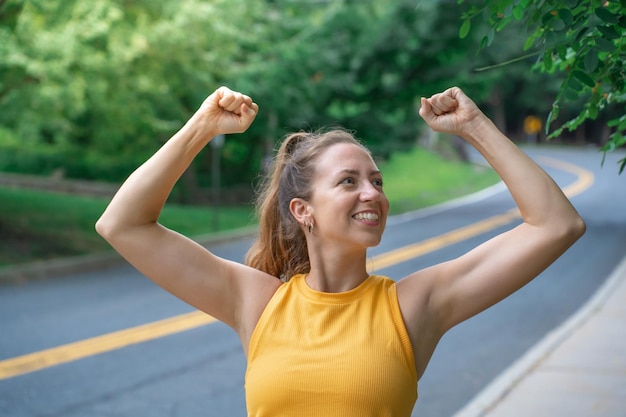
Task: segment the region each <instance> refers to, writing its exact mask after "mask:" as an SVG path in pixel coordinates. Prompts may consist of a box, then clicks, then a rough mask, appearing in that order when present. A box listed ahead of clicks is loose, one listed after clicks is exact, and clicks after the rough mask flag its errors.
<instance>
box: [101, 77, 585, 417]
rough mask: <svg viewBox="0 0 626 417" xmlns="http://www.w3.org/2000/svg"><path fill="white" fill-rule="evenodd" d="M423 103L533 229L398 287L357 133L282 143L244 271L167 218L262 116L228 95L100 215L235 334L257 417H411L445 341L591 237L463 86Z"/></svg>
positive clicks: (134, 257) (381, 209) (119, 238)
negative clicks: (381, 265) (206, 168)
mask: <svg viewBox="0 0 626 417" xmlns="http://www.w3.org/2000/svg"><path fill="white" fill-rule="evenodd" d="M421 104H422V106H421V109H420V115H421V116H422V118H423V119H424V120H425V121H426V122H427V123H428V125H429V126H430V127H431V128H432V129H434V130H436V131H440V132H447V133H450V134H453V135H458V136H460V137H463V138H464V139H465V140H466V141H467V142H468V143H469V144H471V145H472V146H474V147H475V148H476V149H477V150H478V151H479V152H480V153H481V154H482V155H483V156H484V157H485V159H486V160H487V162H489V164H490V165H491V166H492V167H493V169H494V170H495V171H496V172H497V173H498V175H499V176H500V177H501V178H502V180H503V181H504V183H505V184H506V185H507V187H508V188H509V190H510V192H511V194H512V195H513V198H514V200H515V201H516V203H517V205H518V209H519V212H520V214H521V216H522V220H523V221H522V224H520V225H518V226H516V227H514V228H513V229H511V230H509V231H506V232H504V233H502V234H500V235H498V236H496V237H494V238H492V239H491V240H488V241H486V242H484V243H482V244H481V245H479V246H478V247H476V248H474V249H473V250H471V251H469V252H468V253H466V254H464V255H462V256H460V257H459V258H456V259H453V260H449V261H447V262H443V263H441V264H437V265H433V266H430V267H428V268H426V269H423V270H418V271H415V272H413V273H412V274H410V275H408V276H406V277H404V278H401V279H399V280H398V281H397V282H396V281H394V280H392V279H390V278H387V277H383V276H377V275H371V274H370V273H368V270H367V263H366V251H367V249H368V248H370V247H372V246H375V245H377V244H378V243H379V242H380V240H381V236H382V233H383V231H384V228H385V223H386V219H387V215H388V213H389V201H388V199H387V197H386V195H385V193H384V188H383V177H382V174H381V173H380V172H379V169H378V167H377V166H376V164H375V163H374V161H373V160H372V157H371V155H370V153H369V152H368V150H367V149H366V148H365V147H364V146H363V145H361V144H360V143H359V142H358V141H357V140H356V139H355V138H354V137H353V136H352V135H351V134H350V133H349V132H347V131H344V130H331V131H328V132H319V133H306V132H301V133H296V134H293V135H290V136H288V137H286V139H285V140H284V141H283V142H282V145H281V146H280V149H279V150H278V153H277V156H276V159H275V161H274V166H273V169H272V170H271V171H270V175H269V176H268V178H267V179H266V181H265V183H264V188H263V189H262V191H261V193H260V196H259V200H258V207H259V214H260V230H259V238H258V240H257V242H256V243H255V245H254V246H253V247H252V248H251V250H250V252H249V254H248V256H247V259H246V264H245V265H244V264H240V263H236V262H231V261H228V260H225V259H222V258H219V257H217V256H215V255H214V254H212V253H210V252H209V251H207V250H206V249H205V248H203V247H201V246H199V245H197V244H195V243H194V242H193V241H191V240H190V239H188V238H186V237H184V236H182V235H181V234H179V233H176V232H173V231H171V230H169V229H167V228H165V227H163V226H161V225H160V224H159V223H158V219H159V216H160V213H161V210H162V208H163V205H164V204H165V201H166V200H167V197H168V195H169V193H170V192H171V190H172V187H173V186H174V184H175V182H176V181H177V180H178V179H179V178H180V176H181V175H182V174H183V172H184V171H185V170H186V169H187V167H188V166H189V165H190V163H191V161H192V160H193V158H194V157H195V156H196V155H197V154H198V153H199V152H200V151H201V150H202V149H203V148H204V147H205V146H206V145H207V144H208V143H209V142H210V140H211V139H212V138H213V137H215V136H217V135H221V134H230V133H241V132H244V131H246V130H247V128H248V127H249V126H250V124H251V123H252V122H253V120H254V118H255V117H256V115H257V112H258V110H259V108H258V105H257V104H256V103H255V102H254V101H253V100H252V99H251V98H250V97H248V96H246V95H244V94H241V93H238V92H234V91H231V90H230V89H228V88H226V87H221V88H219V89H218V90H216V91H215V92H214V93H213V94H211V95H210V96H209V97H208V98H207V99H206V100H205V101H204V103H203V104H202V106H201V107H200V109H199V110H198V111H197V112H196V113H195V114H194V115H193V116H192V117H191V119H190V120H189V121H188V122H187V123H186V124H185V126H183V127H182V129H181V130H180V131H179V132H178V133H176V134H175V135H174V136H173V137H172V138H171V139H170V140H169V141H168V142H167V143H166V144H165V145H164V146H163V147H162V148H161V149H160V150H159V151H157V153H156V154H155V155H153V156H152V157H151V158H150V159H149V160H148V161H147V162H146V163H144V164H143V165H142V166H141V167H139V168H138V169H137V170H136V171H135V172H134V173H133V174H132V175H131V176H130V177H129V178H128V180H127V181H126V182H125V183H124V184H123V185H122V186H121V187H120V189H119V191H118V193H117V194H116V195H115V197H114V198H113V200H112V201H111V203H110V204H109V206H108V207H107V209H106V210H105V212H104V213H103V214H102V216H101V218H100V219H99V220H98V222H97V225H96V229H97V230H98V232H99V233H100V234H101V235H102V236H103V237H105V238H106V239H107V240H108V241H109V242H110V243H111V245H113V247H115V249H117V250H118V251H119V252H120V253H121V254H122V255H123V256H124V257H126V259H128V260H129V261H130V262H131V263H132V264H133V265H135V267H137V268H138V269H139V270H140V271H141V272H143V273H144V274H145V275H146V276H148V277H149V278H150V279H152V280H153V281H154V282H156V283H157V284H158V285H160V286H162V287H163V288H165V289H166V290H168V291H170V292H171V293H172V294H174V295H176V296H178V297H179V298H181V299H182V300H184V301H186V302H187V303H189V304H191V305H193V306H195V307H197V308H198V309H200V310H202V311H204V312H206V313H208V314H210V315H212V316H213V317H215V318H217V319H218V320H221V321H223V322H224V323H226V324H227V325H229V326H231V327H232V328H233V329H234V330H235V331H236V332H237V334H238V335H239V337H240V339H241V344H242V346H243V350H244V353H245V354H246V356H247V359H248V368H247V372H246V380H245V386H246V404H247V407H248V415H249V416H251V417H265V416H274V417H275V416H278V417H281V416H290V417H294V416H295V417H309V416H311V417H312V416H321V415H323V416H326V417H333V416H338V417H339V416H341V417H345V416H351V415H353V416H361V415H368V416H376V417H378V416H380V417H392V416H393V417H408V416H410V415H411V412H412V409H413V406H414V404H415V401H416V399H417V383H418V380H419V379H420V377H421V376H422V374H423V373H424V371H425V369H426V366H427V364H428V362H429V360H430V357H431V356H432V354H433V351H434V349H435V346H436V345H437V343H438V342H439V340H440V339H441V337H442V336H443V335H444V334H445V333H446V331H448V330H449V329H450V328H452V327H453V326H455V325H456V324H458V323H460V322H462V321H464V320H466V319H468V318H469V317H471V316H473V315H475V314H477V313H479V312H481V311H483V310H485V309H487V308H488V307H490V306H491V305H493V304H495V303H496V302H498V301H499V300H501V299H503V298H504V297H507V296H508V295H510V294H512V293H513V292H515V291H517V290H518V289H519V288H521V287H522V286H523V285H525V284H526V283H528V282H529V281H530V280H532V279H533V278H534V277H536V276H537V275H538V274H539V273H540V272H541V271H542V270H543V269H545V268H546V267H547V266H548V265H550V264H551V263H552V262H554V260H556V259H557V258H558V257H559V256H560V255H561V254H562V253H563V252H564V251H565V250H567V248H569V246H570V245H572V244H573V243H574V242H575V241H576V240H577V239H578V238H579V237H580V236H581V235H582V234H583V232H584V230H585V225H584V223H583V221H582V219H581V218H580V217H579V216H578V214H577V213H576V211H575V210H574V208H573V207H572V206H571V204H570V203H569V201H568V200H567V198H566V197H565V195H563V193H562V192H561V190H560V189H559V188H558V186H557V185H556V184H555V183H554V181H552V179H551V178H550V177H549V176H548V175H547V174H546V173H545V172H544V171H543V170H542V169H541V168H540V167H539V166H537V165H536V164H535V163H534V162H533V161H531V160H530V159H529V158H528V157H527V156H526V155H525V154H524V153H523V152H522V151H521V150H519V149H518V148H517V147H516V146H515V145H514V144H513V143H512V142H511V141H510V140H508V139H507V138H506V137H505V136H504V135H503V134H502V133H501V132H500V131H499V130H498V129H497V128H496V127H495V125H494V124H493V123H492V122H491V121H490V120H489V119H488V118H487V117H486V116H485V115H484V114H483V113H482V112H481V111H480V110H479V109H478V107H477V106H476V105H475V104H474V103H473V102H472V101H471V100H470V99H469V98H468V97H467V96H465V94H464V93H463V92H462V91H461V90H460V89H459V88H456V87H455V88H451V89H448V90H446V91H445V92H443V93H440V94H436V95H434V96H433V97H431V98H429V99H425V98H423V99H422V103H421Z"/></svg>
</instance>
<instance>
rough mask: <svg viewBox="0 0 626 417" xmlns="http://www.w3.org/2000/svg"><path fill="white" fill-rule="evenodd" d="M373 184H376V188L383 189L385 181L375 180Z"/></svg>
mask: <svg viewBox="0 0 626 417" xmlns="http://www.w3.org/2000/svg"><path fill="white" fill-rule="evenodd" d="M372 184H374V186H375V187H382V186H383V180H382V179H380V178H379V179H375V180H374V181H372Z"/></svg>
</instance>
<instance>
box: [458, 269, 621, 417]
mask: <svg viewBox="0 0 626 417" xmlns="http://www.w3.org/2000/svg"><path fill="white" fill-rule="evenodd" d="M625 279H626V257H624V258H623V259H622V260H621V261H620V263H619V264H618V266H617V267H616V268H615V269H614V270H613V272H611V274H610V275H609V277H608V278H607V280H606V281H605V282H604V284H602V286H601V287H600V288H599V289H598V290H597V291H596V292H595V294H594V295H593V296H592V297H591V298H590V299H589V300H588V301H587V302H586V303H585V304H584V305H583V306H582V307H581V308H580V309H579V310H578V311H576V312H575V313H574V314H573V315H572V316H571V317H570V318H569V319H567V320H566V321H565V322H564V323H563V324H561V325H560V326H558V327H557V328H555V329H554V330H552V331H551V332H549V333H548V334H547V335H546V336H544V338H543V339H541V340H540V341H539V342H538V343H537V344H535V345H534V346H533V347H532V348H530V350H528V351H527V352H526V353H525V354H524V355H523V356H522V357H521V358H519V359H518V360H517V361H516V362H514V363H513V364H512V365H511V366H510V367H509V368H507V369H505V370H504V371H503V372H502V373H501V374H500V375H498V377H496V379H494V380H493V381H492V382H491V383H490V384H489V385H487V386H486V387H485V388H484V389H483V390H482V391H480V392H479V393H478V394H477V395H476V396H475V397H474V398H473V399H472V400H471V401H470V402H469V403H467V404H466V405H465V406H464V407H463V408H461V409H460V410H459V411H457V412H456V413H455V414H454V415H453V416H452V417H486V416H488V415H489V413H490V411H491V410H493V409H494V408H495V407H496V406H497V405H498V404H499V403H500V402H501V401H502V400H504V399H505V398H506V397H507V396H508V395H509V393H511V392H512V391H513V390H514V389H515V387H517V385H518V384H519V383H520V382H522V381H523V380H524V379H525V378H526V377H527V376H529V375H530V374H531V373H532V372H533V371H535V370H536V369H537V367H539V366H540V365H541V363H542V362H543V361H544V360H546V359H547V358H548V357H549V356H550V355H551V354H552V352H554V351H555V350H556V349H557V348H559V346H561V344H562V343H563V342H565V340H566V339H568V338H569V337H570V336H571V335H572V333H574V332H575V331H576V330H578V329H579V328H580V327H581V326H582V325H583V324H585V322H587V320H589V319H590V318H591V316H593V315H594V314H596V313H597V312H598V311H599V310H600V309H601V308H602V306H603V305H604V303H605V302H606V301H607V299H608V298H609V297H610V296H611V295H612V294H613V292H614V290H615V288H617V287H618V285H619V284H620V283H621V282H622V281H623V280H625Z"/></svg>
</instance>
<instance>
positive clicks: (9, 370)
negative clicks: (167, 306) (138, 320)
mask: <svg viewBox="0 0 626 417" xmlns="http://www.w3.org/2000/svg"><path fill="white" fill-rule="evenodd" d="M214 321H216V319H214V318H213V317H211V316H209V315H208V314H205V313H203V312H200V311H194V312H191V313H187V314H182V315H180V316H176V317H172V318H168V319H164V320H159V321H155V322H152V323H148V324H144V325H141V326H136V327H131V328H129V329H125V330H120V331H117V332H112V333H107V334H103V335H101V336H96V337H92V338H89V339H85V340H81V341H78V342H74V343H69V344H66V345H62V346H58V347H55V348H51V349H46V350H42V351H39V352H34V353H30V354H27V355H22V356H17V357H15V358H11V359H6V360H3V361H0V380H2V379H7V378H11V377H14V376H17V375H21V374H25V373H28V372H34V371H38V370H41V369H44V368H48V367H51V366H55V365H59V364H62V363H66V362H71V361H75V360H78V359H82V358H86V357H88V356H94V355H97V354H99V353H104V352H108V351H111V350H115V349H121V348H123V347H126V346H130V345H134V344H137V343H142V342H145V341H148V340H152V339H156V338H159V337H164V336H168V335H170V334H174V333H178V332H182V331H184V330H190V329H193V328H196V327H200V326H204V325H205V324H209V323H213V322H214Z"/></svg>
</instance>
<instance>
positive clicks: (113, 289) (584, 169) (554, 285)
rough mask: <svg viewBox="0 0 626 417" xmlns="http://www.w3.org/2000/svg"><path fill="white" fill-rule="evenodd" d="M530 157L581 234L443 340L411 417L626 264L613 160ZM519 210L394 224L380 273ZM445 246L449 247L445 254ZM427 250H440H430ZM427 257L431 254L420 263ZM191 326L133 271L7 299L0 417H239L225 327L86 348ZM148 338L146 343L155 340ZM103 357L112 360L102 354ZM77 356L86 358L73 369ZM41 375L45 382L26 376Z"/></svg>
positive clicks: (488, 208) (572, 153)
mask: <svg viewBox="0 0 626 417" xmlns="http://www.w3.org/2000/svg"><path fill="white" fill-rule="evenodd" d="M528 153H529V154H531V155H532V156H533V157H537V160H538V161H539V162H540V163H541V164H542V165H544V166H545V167H546V169H547V170H548V171H549V172H550V173H551V174H552V175H553V176H554V178H555V179H556V180H557V182H558V183H559V184H560V185H561V186H562V187H564V188H568V187H570V188H569V190H570V191H571V192H572V195H573V197H572V201H573V203H574V205H575V206H576V207H577V209H578V210H579V211H580V212H581V214H582V215H583V217H584V218H585V220H586V222H587V230H588V231H587V234H586V235H585V236H584V237H583V238H582V239H581V240H580V241H579V242H578V243H577V244H576V245H575V246H574V247H573V248H572V249H571V250H570V251H568V253H566V255H564V256H563V257H562V258H561V259H560V260H559V261H558V262H557V263H555V264H554V265H553V266H552V267H550V268H549V269H548V270H547V271H546V272H544V273H543V274H542V275H541V276H540V277H539V278H537V279H536V280H535V281H533V282H532V283H531V284H529V285H528V286H527V287H525V288H523V289H522V290H520V291H519V292H518V293H517V294H515V295H513V296H512V297H510V298H508V299H507V300H505V301H503V302H502V303H500V304H498V305H496V306H495V307H493V308H492V309H490V310H488V311H487V312H485V313H483V314H481V315H479V316H477V317H475V318H473V319H471V320H468V321H467V322H465V323H463V324H461V325H460V326H458V327H457V328H455V329H453V330H452V331H451V332H449V334H447V335H446V336H445V337H444V339H443V340H442V341H441V343H440V345H439V347H438V350H437V351H436V353H435V355H434V357H433V359H432V361H431V364H430V365H429V369H428V370H427V371H426V374H425V376H424V377H423V378H422V380H421V381H420V399H419V400H418V403H417V406H416V409H415V412H414V413H413V414H414V415H415V416H418V415H419V416H422V417H424V416H432V417H434V416H437V417H441V416H450V415H452V414H453V413H454V412H455V411H456V410H458V409H459V408H460V407H462V406H463V405H464V404H465V403H466V402H467V401H469V400H470V399H471V398H472V397H473V396H474V395H475V394H476V393H477V392H479V391H480V389H481V388H482V387H483V386H485V385H486V384H488V383H489V382H490V381H491V380H492V379H493V378H495V377H496V376H497V375H498V374H499V373H500V372H501V371H502V370H503V369H505V368H506V367H508V366H509V365H510V364H511V363H512V362H514V361H515V359H517V358H518V357H519V356H521V355H522V354H523V353H524V352H525V351H526V350H527V349H528V348H530V347H531V346H532V345H533V344H534V343H536V342H537V341H538V340H540V339H541V338H542V337H543V336H544V335H545V334H546V333H547V332H549V331H550V330H551V329H552V328H554V327H556V326H557V325H558V324H560V323H561V322H563V321H564V320H565V319H566V318H567V317H568V316H570V315H571V314H572V313H574V312H575V311H576V310H577V308H579V307H580V306H581V305H582V304H583V303H584V302H585V301H586V300H587V299H588V298H589V297H590V296H591V295H592V294H593V292H594V291H595V290H596V288H598V287H599V285H600V284H601V283H602V282H603V280H604V279H605V278H606V277H607V276H608V274H609V272H610V271H611V270H612V269H613V268H614V267H615V265H616V264H617V262H618V261H619V260H620V259H622V257H623V256H624V253H626V216H625V215H624V214H623V213H626V193H624V192H623V190H624V184H625V181H626V177H624V176H621V177H619V176H617V170H616V168H615V166H614V164H613V162H614V160H616V159H617V158H616V156H617V155H612V156H611V158H610V160H609V161H607V163H606V165H605V167H604V168H602V169H601V168H600V166H599V162H600V155H599V154H598V153H597V151H595V150H594V149H591V148H590V149H565V150H560V149H551V148H545V149H544V148H535V149H528ZM543 156H548V157H550V158H552V159H541V157H543ZM555 160H560V161H567V162H568V163H569V164H572V165H565V166H562V165H559V164H558V163H556V162H555ZM424 180H427V178H424ZM512 207H513V203H512V201H511V199H510V197H509V196H508V194H507V193H506V192H497V193H494V194H493V195H491V196H489V197H488V198H485V199H481V200H478V201H475V202H471V203H466V204H462V205H458V206H456V207H450V208H448V209H445V210H437V211H434V212H432V213H424V212H422V213H420V214H419V215H416V216H406V217H405V218H395V219H393V220H391V221H390V224H389V227H388V230H387V233H386V235H385V238H384V240H383V242H382V243H381V245H380V246H379V247H378V248H376V249H375V250H373V251H372V253H371V256H372V258H373V260H374V265H385V266H384V267H381V268H380V269H378V270H377V271H376V272H379V273H383V274H387V275H389V276H391V277H394V278H399V277H402V276H403V275H405V274H407V273H409V272H411V271H413V270H415V269H417V268H421V267H424V266H426V265H430V264H432V263H434V262H439V261H442V260H445V259H449V258H451V257H455V256H458V255H459V254H461V253H463V252H464V251H466V250H468V249H469V248H471V247H473V246H475V245H476V244H478V243H480V242H481V241H484V240H485V239H487V238H489V237H490V236H493V235H494V234H496V233H498V232H499V231H501V230H504V229H506V228H509V227H511V226H512V225H513V224H515V223H516V222H517V221H518V220H512V221H508V220H503V222H505V223H506V224H504V225H502V226H497V227H495V228H491V227H492V226H490V225H486V224H485V223H479V222H481V221H483V220H485V219H494V217H495V218H497V216H501V215H502V214H503V213H505V212H507V211H508V210H509V209H511V208H512ZM477 224H478V225H479V226H480V225H481V224H482V225H484V226H485V227H484V231H482V232H481V230H480V227H477V226H476V225H477ZM468 225H473V226H472V228H471V229H464V230H466V231H467V235H469V236H470V237H468V238H465V237H463V236H461V234H460V233H459V229H460V228H463V227H466V226H468ZM451 231H456V232H453V233H452V234H450V232H451ZM446 233H448V235H447V237H448V238H449V239H452V241H454V243H452V244H448V245H445V244H444V243H442V242H443V240H442V239H441V236H442V235H444V234H446ZM429 239H430V240H429ZM455 239H456V241H455ZM420 242H422V243H420ZM424 242H426V243H429V244H431V246H429V247H431V248H432V245H435V246H437V245H439V246H441V248H439V249H437V250H430V251H429V250H428V248H427V247H426V244H425V243H424ZM249 244H250V242H249V241H246V240H242V241H238V242H232V243H228V244H224V245H220V246H216V247H213V248H212V250H214V251H215V252H216V253H217V254H219V255H221V256H224V257H228V258H230V259H234V260H241V258H242V256H243V252H244V251H245V249H246V248H247V247H248V246H249ZM410 245H413V246H410ZM397 248H404V249H403V250H402V251H401V252H400V257H401V258H402V260H403V261H402V262H400V263H397V260H396V261H393V260H391V258H390V257H389V256H388V255H385V254H387V253H389V251H391V250H393V249H397ZM420 251H422V252H424V253H423V254H422V255H420V256H416V255H418V253H419V252H420ZM185 313H192V315H193V310H192V309H191V308H189V307H188V306H186V305H185V304H183V303H182V302H180V301H178V300H176V299H175V298H173V297H172V296H170V295H169V294H167V293H165V292H163V291H162V290H160V289H159V288H157V287H155V286H154V285H153V284H152V283H150V282H149V281H148V280H146V279H145V278H143V277H142V276H140V275H139V274H138V273H136V272H135V271H134V270H133V269H132V268H130V267H120V268H114V269H110V270H107V271H101V272H93V273H83V274H77V275H73V276H68V277H65V278H59V279H55V280H49V281H43V282H33V283H29V284H26V285H23V286H5V287H0V317H2V320H1V321H0V334H1V335H2V337H0V416H11V417H20V416H68V417H70V416H71V417H78V416H80V417H89V416H144V415H150V416H178V415H180V416H190V417H193V416H206V417H214V416H233V417H236V416H244V415H245V404H244V399H243V398H244V394H243V377H244V372H245V361H244V357H243V353H242V350H241V347H240V346H239V342H238V339H237V337H236V335H235V333H234V332H233V331H232V330H230V329H229V328H227V327H226V326H224V325H223V324H221V323H212V324H208V325H204V326H195V325H192V326H191V327H192V328H191V329H190V330H186V331H181V332H176V331H171V330H170V331H166V332H165V333H171V334H170V335H168V336H163V337H154V338H152V339H151V340H148V341H145V342H143V343H138V344H130V345H128V346H126V347H124V348H111V347H110V346H113V345H109V344H110V343H113V342H112V340H114V341H116V343H121V344H129V343H130V342H129V340H130V338H131V337H139V339H141V337H143V336H137V335H138V334H139V332H137V331H131V332H130V335H124V336H119V335H118V336H116V337H105V338H104V339H100V340H97V341H96V342H95V343H91V344H87V343H80V341H84V340H89V339H90V338H93V337H96V336H99V335H103V334H110V333H111V332H115V331H119V330H123V329H128V328H132V327H134V326H140V325H143V324H146V323H152V322H155V321H157V320H161V319H166V318H169V317H176V316H179V315H181V314H185ZM174 328H176V326H174ZM154 332H155V331H154V329H152V330H149V331H148V330H145V331H144V332H143V333H141V334H143V335H145V334H149V335H152V336H149V337H147V338H150V337H153V335H154V334H155V333H154ZM120 341H121V342H120ZM72 342H79V343H78V344H77V345H73V346H71V347H68V348H66V349H61V350H60V351H56V354H53V353H55V352H50V351H47V353H44V354H37V352H42V351H44V350H45V349H50V348H55V347H57V346H66V345H67V344H69V343H72ZM98 349H101V350H104V353H100V354H95V355H94V354H93V352H95V351H97V350H98ZM31 352H35V353H36V355H35V357H34V359H33V358H31V360H29V361H26V362H24V363H25V364H26V365H21V366H24V368H19V367H18V368H16V367H15V366H14V367H13V368H12V369H13V376H11V377H6V376H5V377H2V372H3V371H2V369H3V368H2V366H3V364H4V365H6V364H7V363H12V364H15V363H16V360H15V359H14V358H16V357H20V356H21V355H25V354H28V353H31ZM44 352H45V351H44ZM75 354H81V355H83V356H84V358H82V359H79V360H69V357H68V356H66V355H75ZM65 359H68V360H67V361H65ZM37 361H39V362H37ZM41 361H48V362H41ZM33 363H35V365H39V368H41V369H39V370H37V371H33V372H28V373H23V372H24V371H26V370H28V369H33V368H32V367H33V366H34V365H33ZM54 364H57V365H54ZM49 365H54V366H49ZM5 368H6V367H5ZM16 369H17V371H16ZM20 369H21V370H20Z"/></svg>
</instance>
